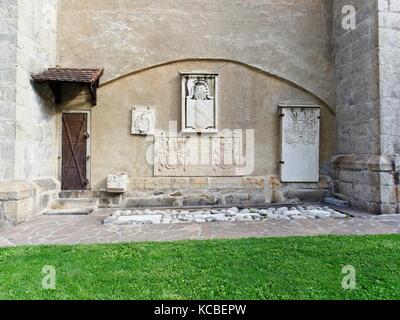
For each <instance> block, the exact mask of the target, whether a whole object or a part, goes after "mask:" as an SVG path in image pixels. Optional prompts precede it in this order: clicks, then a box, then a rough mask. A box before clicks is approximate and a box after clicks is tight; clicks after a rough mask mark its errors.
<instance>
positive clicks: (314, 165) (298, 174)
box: [279, 104, 321, 183]
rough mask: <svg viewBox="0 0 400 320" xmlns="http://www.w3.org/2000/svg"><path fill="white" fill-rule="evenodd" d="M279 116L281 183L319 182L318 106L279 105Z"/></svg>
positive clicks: (319, 141)
mask: <svg viewBox="0 0 400 320" xmlns="http://www.w3.org/2000/svg"><path fill="white" fill-rule="evenodd" d="M279 117H280V131H281V132H280V140H281V142H280V148H281V161H280V175H281V182H283V183H317V182H319V180H320V173H319V170H320V144H321V132H320V131H321V106H318V105H308V104H280V105H279Z"/></svg>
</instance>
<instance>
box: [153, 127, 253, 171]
mask: <svg viewBox="0 0 400 320" xmlns="http://www.w3.org/2000/svg"><path fill="white" fill-rule="evenodd" d="M242 151H243V150H242V136H241V135H231V136H223V137H222V136H211V137H189V138H180V137H178V138H177V137H163V136H161V137H156V138H155V159H154V161H155V162H154V175H155V176H161V177H213V176H214V177H234V176H243V175H244V168H245V160H243V158H242Z"/></svg>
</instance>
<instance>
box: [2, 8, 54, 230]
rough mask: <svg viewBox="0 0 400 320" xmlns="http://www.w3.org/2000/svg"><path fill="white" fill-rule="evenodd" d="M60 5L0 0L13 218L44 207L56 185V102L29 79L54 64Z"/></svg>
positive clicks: (7, 209) (6, 163)
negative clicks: (58, 8)
mask: <svg viewBox="0 0 400 320" xmlns="http://www.w3.org/2000/svg"><path fill="white" fill-rule="evenodd" d="M57 6H58V0H33V1H32V0H18V1H0V25H1V26H2V28H0V30H1V31H0V32H3V30H5V34H0V41H1V43H2V44H3V43H4V46H3V45H2V46H1V47H0V50H1V53H2V54H1V55H0V83H1V91H0V138H1V139H0V141H1V142H0V151H1V152H0V158H1V159H0V163H1V166H0V181H1V180H3V182H0V207H2V208H3V218H5V219H6V220H8V221H11V222H12V223H18V222H20V221H23V220H26V219H27V218H29V217H30V216H32V215H34V214H37V213H40V212H41V211H43V210H44V209H46V207H47V203H48V201H49V200H50V199H51V198H52V197H53V196H54V195H55V194H56V193H57V189H58V188H57V186H58V183H57V182H56V181H55V180H54V179H55V177H56V161H55V159H56V149H57V148H56V127H55V108H54V103H53V102H52V98H51V94H50V92H49V90H48V89H46V87H45V86H36V85H35V84H34V83H33V81H32V79H31V75H32V74H33V73H38V72H41V71H43V70H44V69H46V68H48V67H49V66H54V65H55V62H56V35H57V31H56V27H57ZM3 26H4V28H5V29H4V28H3ZM3 50H6V51H5V52H4V54H3ZM4 118H6V121H4Z"/></svg>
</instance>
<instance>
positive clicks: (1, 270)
mask: <svg viewBox="0 0 400 320" xmlns="http://www.w3.org/2000/svg"><path fill="white" fill-rule="evenodd" d="M46 265H51V266H54V267H55V268H56V279H57V280H56V285H57V287H56V289H55V290H44V289H42V278H43V277H44V275H43V274H42V268H43V267H44V266H46ZM345 265H352V266H354V267H355V268H356V270H357V289H356V290H353V291H346V290H343V289H342V286H341V284H342V279H343V277H344V275H343V274H342V267H343V266H345ZM0 298H1V299H146V300H147V299H389V298H390V299H393V298H394V299H399V298H400V236H397V235H391V236H371V237H311V238H283V239H244V240H227V241H188V242H174V243H139V244H137V243H135V244H119V245H92V246H59V247H57V246H56V247H54V246H49V247H20V248H6V249H0Z"/></svg>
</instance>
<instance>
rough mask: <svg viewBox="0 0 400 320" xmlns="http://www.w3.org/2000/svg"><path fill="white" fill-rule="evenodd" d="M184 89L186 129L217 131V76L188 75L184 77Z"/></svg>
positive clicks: (187, 130) (184, 120) (192, 130)
mask: <svg viewBox="0 0 400 320" xmlns="http://www.w3.org/2000/svg"><path fill="white" fill-rule="evenodd" d="M183 90H185V98H184V101H183V102H182V104H183V106H182V109H183V114H184V119H183V122H184V131H185V132H210V131H216V129H217V101H216V97H215V93H216V76H210V75H190V76H186V77H184V78H183Z"/></svg>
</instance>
